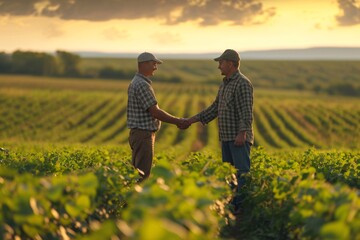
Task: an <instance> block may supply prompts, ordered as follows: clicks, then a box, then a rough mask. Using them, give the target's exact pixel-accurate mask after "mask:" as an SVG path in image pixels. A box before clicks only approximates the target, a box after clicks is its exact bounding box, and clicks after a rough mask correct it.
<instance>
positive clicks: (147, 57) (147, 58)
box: [137, 52, 162, 64]
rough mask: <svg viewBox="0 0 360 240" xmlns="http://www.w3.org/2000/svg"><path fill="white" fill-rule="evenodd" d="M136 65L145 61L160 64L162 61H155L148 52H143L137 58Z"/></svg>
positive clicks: (152, 55)
mask: <svg viewBox="0 0 360 240" xmlns="http://www.w3.org/2000/svg"><path fill="white" fill-rule="evenodd" d="M137 61H138V63H141V62H147V61H155V62H156V63H158V64H161V63H162V61H161V60H160V59H157V58H156V57H155V56H154V54H152V53H149V52H143V53H141V54H140V55H139V56H138V58H137Z"/></svg>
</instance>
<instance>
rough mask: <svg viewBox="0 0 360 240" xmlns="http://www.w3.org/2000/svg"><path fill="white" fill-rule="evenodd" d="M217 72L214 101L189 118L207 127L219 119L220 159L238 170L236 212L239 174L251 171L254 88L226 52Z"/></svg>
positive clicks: (236, 56)
mask: <svg viewBox="0 0 360 240" xmlns="http://www.w3.org/2000/svg"><path fill="white" fill-rule="evenodd" d="M214 60H215V61H217V62H219V67H218V68H219V69H220V71H221V74H222V75H224V76H225V77H224V79H223V82H222V84H221V85H220V88H219V91H218V94H217V96H216V99H215V101H214V102H213V103H212V104H211V105H210V106H209V107H208V108H207V109H205V110H203V111H202V112H200V113H199V114H197V115H195V116H193V117H192V118H190V119H188V121H189V123H190V124H192V123H194V122H199V121H200V122H201V123H202V124H207V123H209V122H210V121H212V120H214V119H215V118H216V117H217V118H218V127H219V138H220V141H221V145H222V160H223V162H229V163H230V164H232V165H233V166H235V168H236V169H237V170H238V172H237V180H238V187H237V194H236V196H235V197H234V199H233V204H234V207H235V211H237V210H238V209H239V204H240V197H239V196H238V195H239V190H240V188H241V187H242V186H243V185H244V183H245V180H244V178H243V177H241V175H242V174H244V173H248V172H249V171H250V148H251V146H252V144H253V143H254V131H253V127H252V122H253V86H252V84H251V82H250V80H249V79H248V78H247V77H246V76H245V75H243V74H242V73H241V72H240V71H239V66H240V56H239V54H238V53H237V52H236V51H234V50H232V49H227V50H226V51H225V52H224V53H223V54H222V55H221V56H220V57H218V58H215V59H214Z"/></svg>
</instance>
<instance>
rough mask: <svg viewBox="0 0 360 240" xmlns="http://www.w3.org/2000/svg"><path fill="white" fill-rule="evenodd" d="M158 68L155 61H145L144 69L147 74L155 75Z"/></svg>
mask: <svg viewBox="0 0 360 240" xmlns="http://www.w3.org/2000/svg"><path fill="white" fill-rule="evenodd" d="M156 70H157V63H156V62H155V61H148V62H145V63H144V71H145V72H146V76H154V72H155V71H156Z"/></svg>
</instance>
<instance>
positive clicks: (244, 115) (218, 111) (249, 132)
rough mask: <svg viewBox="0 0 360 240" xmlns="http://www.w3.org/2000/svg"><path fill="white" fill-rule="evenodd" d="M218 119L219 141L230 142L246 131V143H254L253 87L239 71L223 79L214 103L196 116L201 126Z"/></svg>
mask: <svg viewBox="0 0 360 240" xmlns="http://www.w3.org/2000/svg"><path fill="white" fill-rule="evenodd" d="M216 117H218V127H219V138H220V141H232V140H235V138H236V136H237V135H238V133H239V132H240V131H246V141H248V142H250V143H251V144H253V143H254V130H253V127H252V121H253V86H252V84H251V82H250V80H249V79H248V78H247V77H246V76H245V75H243V74H242V73H241V72H240V71H237V72H236V73H234V74H233V75H232V76H231V77H230V78H228V79H226V78H224V80H223V82H222V83H221V85H220V88H219V91H218V94H217V96H216V99H215V101H214V102H213V103H212V104H211V105H210V106H209V107H208V108H207V109H205V110H204V111H202V112H200V113H199V114H198V118H199V119H200V121H201V122H202V123H203V124H207V123H209V122H210V121H212V120H213V119H215V118H216Z"/></svg>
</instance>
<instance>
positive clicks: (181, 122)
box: [176, 117, 197, 130]
mask: <svg viewBox="0 0 360 240" xmlns="http://www.w3.org/2000/svg"><path fill="white" fill-rule="evenodd" d="M194 122H197V120H196V118H195V117H192V118H178V120H177V122H176V126H177V127H178V128H179V129H183V130H184V129H187V128H188V127H190V126H191V124H193V123H194Z"/></svg>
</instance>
